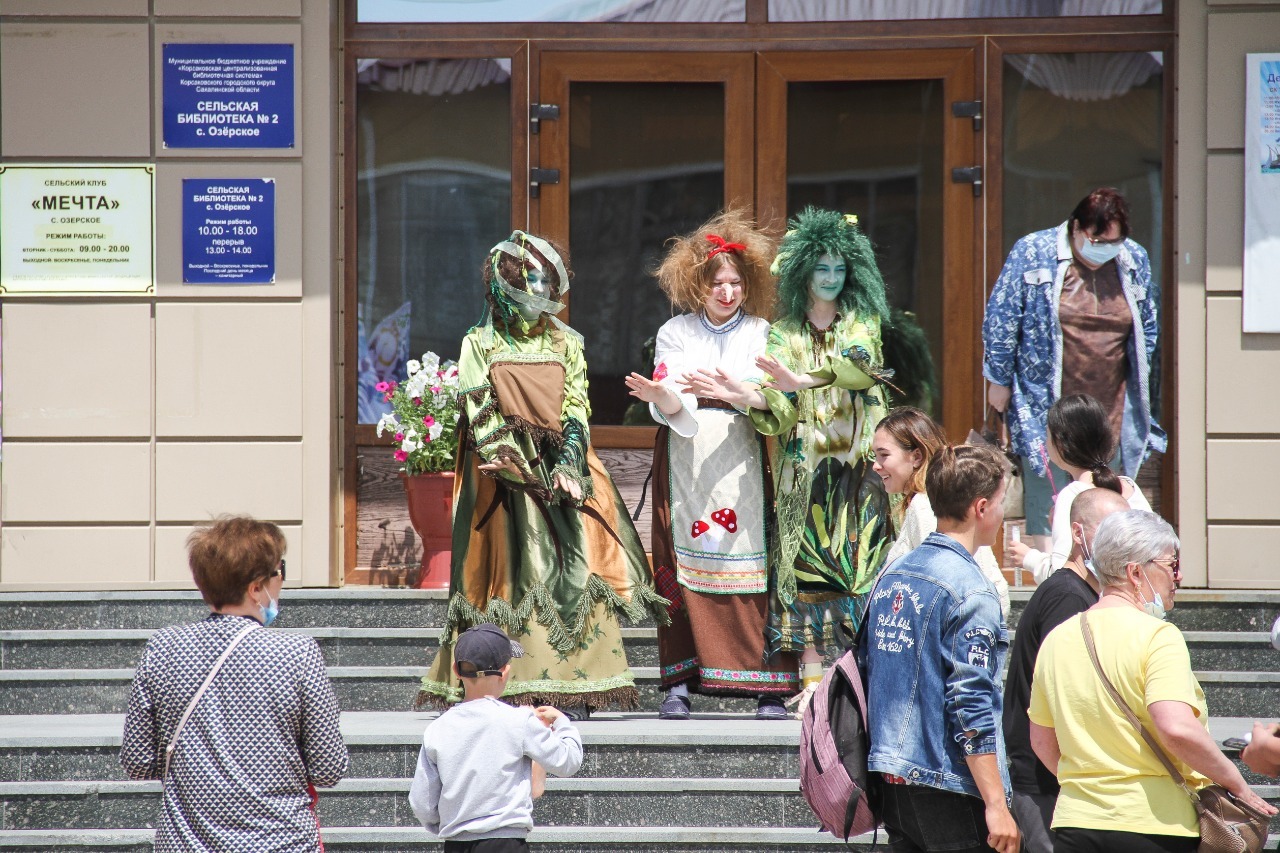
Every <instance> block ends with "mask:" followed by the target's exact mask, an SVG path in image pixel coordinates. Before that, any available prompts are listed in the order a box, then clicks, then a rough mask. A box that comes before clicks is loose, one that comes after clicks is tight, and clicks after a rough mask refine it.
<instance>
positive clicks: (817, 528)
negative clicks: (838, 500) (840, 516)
mask: <svg viewBox="0 0 1280 853" xmlns="http://www.w3.org/2000/svg"><path fill="white" fill-rule="evenodd" d="M809 513H810V514H811V515H812V516H813V529H814V532H816V533H817V534H818V542H819V543H821V545H822V547H823V548H830V547H831V537H830V536H828V535H827V519H826V515H825V514H824V513H823V511H822V507H821V506H820V505H819V504H810V506H809Z"/></svg>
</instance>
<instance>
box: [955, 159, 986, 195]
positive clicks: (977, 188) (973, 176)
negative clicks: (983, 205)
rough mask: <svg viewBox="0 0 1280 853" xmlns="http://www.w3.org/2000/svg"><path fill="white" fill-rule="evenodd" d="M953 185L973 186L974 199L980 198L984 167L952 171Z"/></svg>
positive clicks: (970, 167)
mask: <svg viewBox="0 0 1280 853" xmlns="http://www.w3.org/2000/svg"><path fill="white" fill-rule="evenodd" d="M951 183H953V184H973V197H974V198H979V197H981V195H982V167H981V166H966V167H964V168H962V169H952V170H951Z"/></svg>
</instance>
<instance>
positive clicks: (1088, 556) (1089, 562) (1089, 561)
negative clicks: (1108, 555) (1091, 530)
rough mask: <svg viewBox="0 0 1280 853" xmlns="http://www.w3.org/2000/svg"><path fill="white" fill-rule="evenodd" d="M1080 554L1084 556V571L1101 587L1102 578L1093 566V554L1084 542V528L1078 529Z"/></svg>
mask: <svg viewBox="0 0 1280 853" xmlns="http://www.w3.org/2000/svg"><path fill="white" fill-rule="evenodd" d="M1080 552H1081V553H1082V554H1083V556H1084V560H1083V561H1082V562H1083V563H1084V567H1085V570H1086V571H1088V572H1089V574H1091V575H1093V579H1094V580H1096V581H1097V582H1098V586H1102V578H1101V577H1099V575H1098V567H1097V566H1095V565H1094V564H1093V553H1092V549H1091V548H1090V547H1089V545H1088V544H1087V543H1086V542H1085V541H1084V528H1083V527H1082V528H1080Z"/></svg>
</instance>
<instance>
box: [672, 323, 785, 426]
mask: <svg viewBox="0 0 1280 853" xmlns="http://www.w3.org/2000/svg"><path fill="white" fill-rule="evenodd" d="M768 336H769V322H768V321H767V320H763V319H761V318H760V317H752V316H750V315H749V314H745V313H743V312H742V311H739V312H738V313H737V314H736V315H735V316H734V317H733V318H732V319H730V320H727V321H726V322H724V323H722V324H721V325H719V326H717V325H715V324H713V323H712V322H711V321H710V320H708V319H707V317H706V315H705V314H703V313H702V312H701V311H699V312H697V313H696V314H682V315H680V316H679V317H672V318H671V319H670V320H668V321H667V322H665V323H663V324H662V328H661V329H659V330H658V338H657V341H656V346H655V352H654V372H655V374H659V375H660V374H661V373H662V372H663V371H664V370H665V374H666V375H665V376H664V377H663V378H662V379H661V382H662V384H663V385H666V386H667V387H668V388H670V389H671V390H672V391H675V392H676V394H677V395H678V396H679V398H680V411H678V412H676V413H675V414H674V415H664V414H663V413H662V410H661V409H659V408H658V406H657V405H656V404H654V403H650V404H649V411H650V413H651V414H652V415H653V419H654V420H655V421H657V422H658V423H660V424H667V425H668V426H670V427H671V430H672V431H673V432H675V433H676V434H677V435H681V436H684V437H685V438H692V437H693V436H694V435H696V434H697V432H698V422H697V420H696V419H695V418H694V416H693V413H694V412H696V411H697V410H698V401H697V398H696V397H694V395H693V394H688V393H685V392H683V391H681V389H680V386H679V385H677V384H676V383H677V382H678V381H679V380H680V377H682V376H683V375H684V374H686V373H693V372H694V371H696V370H699V369H704V370H715V369H716V368H717V367H718V368H720V369H721V370H723V371H724V372H725V373H727V374H729V375H730V376H731V377H733V378H734V379H737V380H739V381H742V382H755V383H757V384H758V383H759V382H760V381H761V379H762V378H763V377H762V375H761V372H760V368H758V367H756V359H757V358H758V357H760V356H762V355H764V351H765V349H764V348H765V341H766V340H767V338H768Z"/></svg>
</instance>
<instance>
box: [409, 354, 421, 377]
mask: <svg viewBox="0 0 1280 853" xmlns="http://www.w3.org/2000/svg"><path fill="white" fill-rule="evenodd" d="M405 369H407V370H408V371H409V375H410V376H412V375H413V374H415V373H417V372H418V371H419V370H421V369H422V364H421V363H420V362H419V361H418V360H417V359H416V358H411V359H409V361H408V363H406V364H405Z"/></svg>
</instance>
